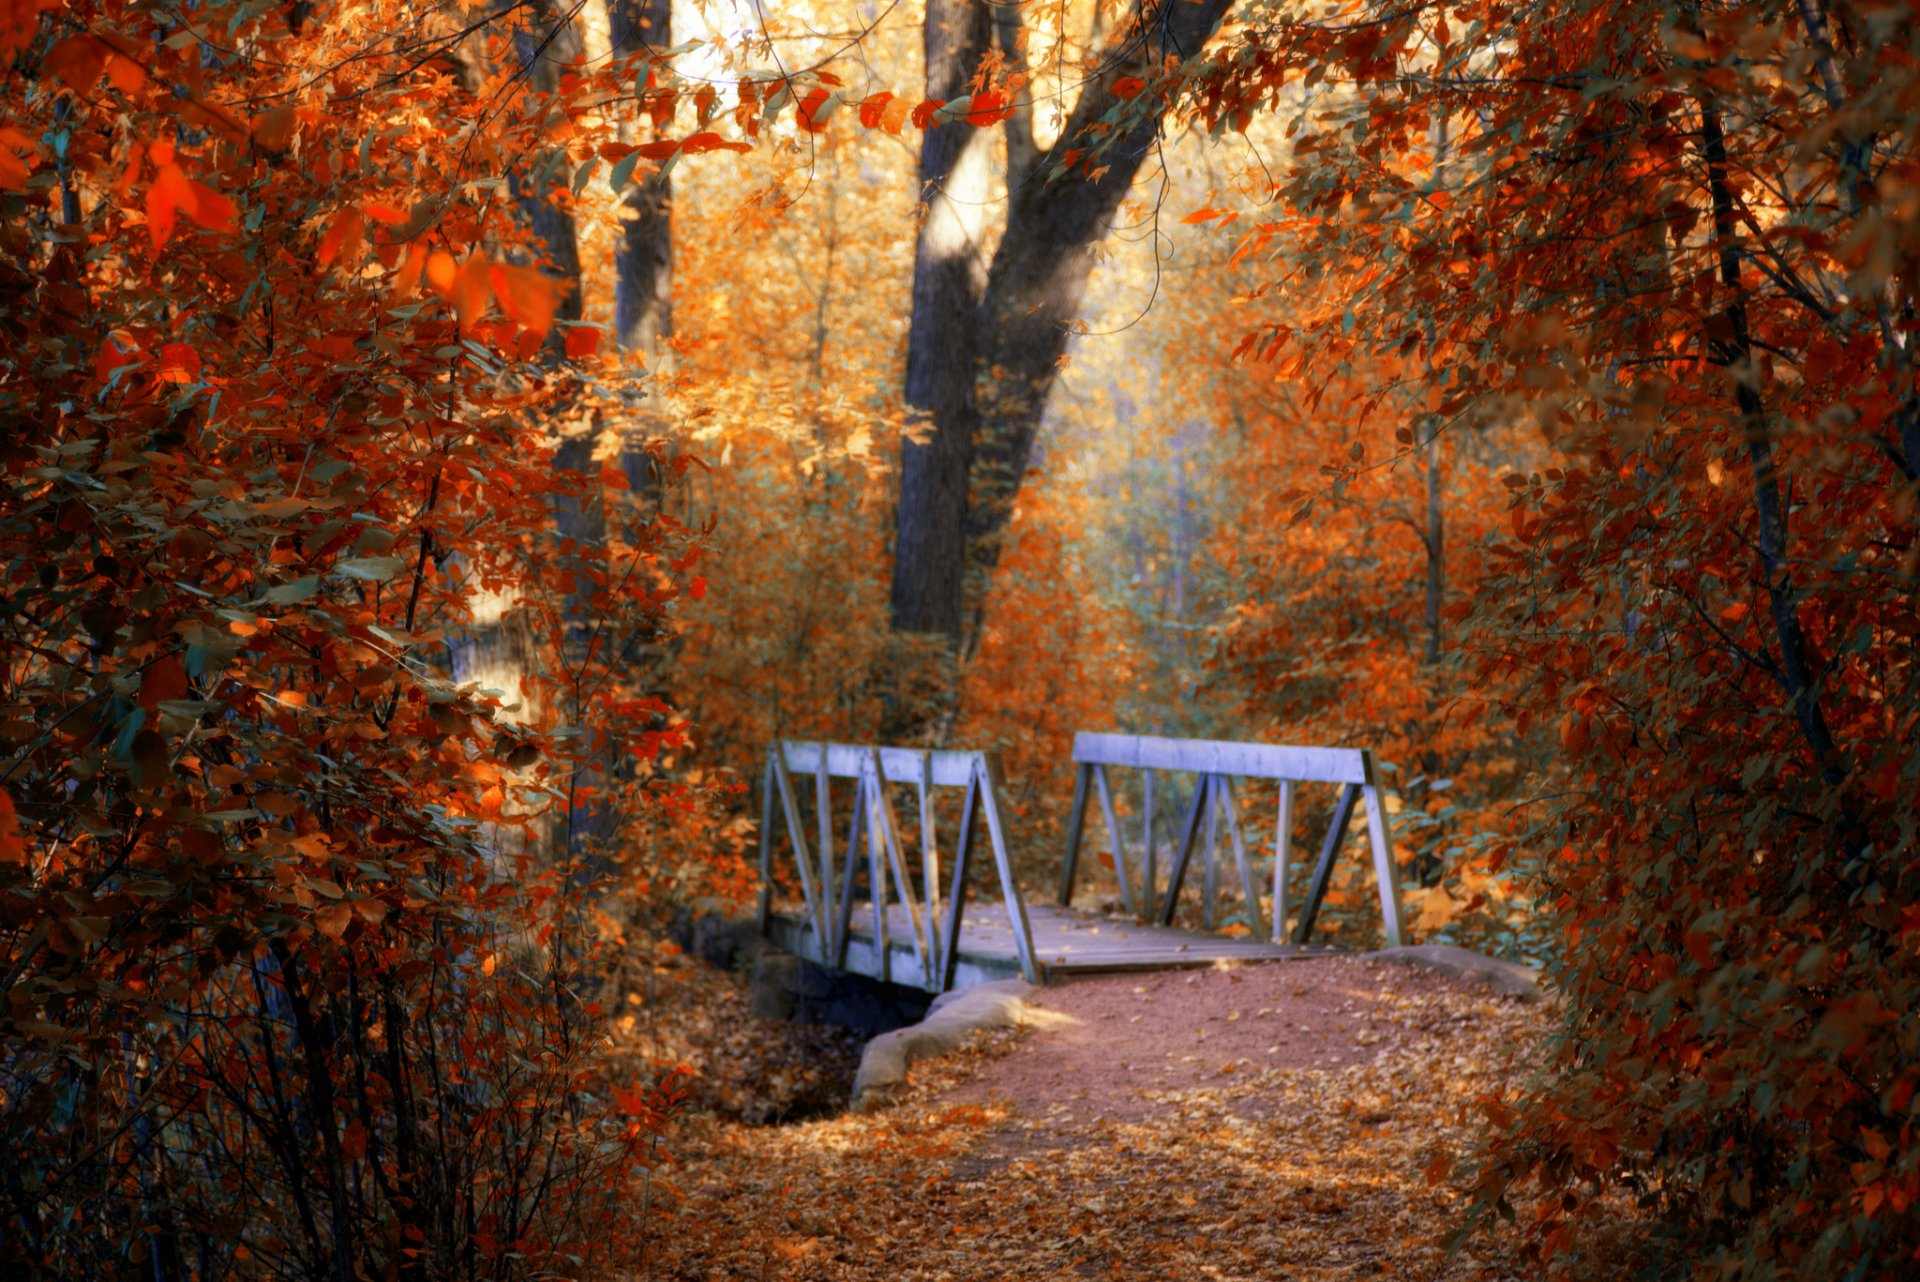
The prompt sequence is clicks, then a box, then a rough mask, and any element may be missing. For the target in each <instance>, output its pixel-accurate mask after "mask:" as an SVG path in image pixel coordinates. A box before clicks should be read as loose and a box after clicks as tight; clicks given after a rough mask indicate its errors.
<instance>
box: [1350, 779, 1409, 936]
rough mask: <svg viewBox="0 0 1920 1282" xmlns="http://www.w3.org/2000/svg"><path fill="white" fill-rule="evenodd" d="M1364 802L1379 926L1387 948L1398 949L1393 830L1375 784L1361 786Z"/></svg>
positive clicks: (1397, 882) (1397, 885)
mask: <svg viewBox="0 0 1920 1282" xmlns="http://www.w3.org/2000/svg"><path fill="white" fill-rule="evenodd" d="M1360 795H1361V796H1363V797H1364V798H1366V802H1367V837H1368V840H1369V844H1371V845H1372V847H1373V879H1374V881H1376V882H1377V883H1379V889H1380V924H1381V929H1382V932H1383V933H1384V934H1385V935H1386V939H1387V947H1389V948H1398V947H1400V946H1401V944H1402V943H1403V942H1404V941H1403V940H1402V938H1401V931H1400V869H1399V866H1398V865H1397V864H1396V863H1395V861H1394V858H1393V827H1392V824H1391V823H1390V822H1389V819H1388V815H1387V810H1386V807H1385V806H1384V805H1382V804H1381V799H1380V789H1379V787H1378V786H1377V785H1375V784H1364V785H1362V786H1361V789H1360Z"/></svg>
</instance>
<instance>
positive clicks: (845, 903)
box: [820, 773, 866, 966]
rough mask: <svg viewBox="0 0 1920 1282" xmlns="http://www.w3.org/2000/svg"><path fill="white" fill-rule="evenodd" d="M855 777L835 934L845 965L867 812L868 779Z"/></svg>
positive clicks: (836, 952)
mask: <svg viewBox="0 0 1920 1282" xmlns="http://www.w3.org/2000/svg"><path fill="white" fill-rule="evenodd" d="M826 777H827V776H826V774H825V773H822V774H821V775H820V778H822V779H825V778H826ZM855 779H856V782H855V784H854V793H853V818H852V820H851V821H850V822H849V824H848V828H847V857H846V861H845V862H844V863H842V864H841V865H840V911H839V915H838V917H837V926H836V929H835V931H834V935H833V942H834V956H835V957H837V958H839V959H840V960H841V964H842V966H844V965H845V961H846V956H847V931H848V929H849V928H850V927H851V925H852V922H853V882H854V867H855V863H854V861H855V859H857V858H858V856H859V851H860V825H861V823H862V821H863V816H864V814H865V807H864V806H862V805H861V802H862V801H863V800H864V795H863V794H864V793H865V791H866V781H865V780H864V779H860V778H859V776H857V775H856V776H855Z"/></svg>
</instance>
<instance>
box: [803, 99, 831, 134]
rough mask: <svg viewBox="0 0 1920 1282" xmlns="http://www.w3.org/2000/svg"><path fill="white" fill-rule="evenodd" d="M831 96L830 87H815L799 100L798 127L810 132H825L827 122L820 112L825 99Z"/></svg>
mask: <svg viewBox="0 0 1920 1282" xmlns="http://www.w3.org/2000/svg"><path fill="white" fill-rule="evenodd" d="M831 97H833V91H832V90H831V89H815V90H813V91H811V92H810V93H808V94H807V96H806V97H805V98H802V99H801V100H800V114H799V119H800V127H801V128H802V129H804V130H806V131H807V132H808V133H810V134H817V133H825V132H826V128H827V122H826V118H825V116H824V115H823V114H822V113H821V110H820V109H821V108H822V107H824V106H825V105H826V102H827V99H829V98H831Z"/></svg>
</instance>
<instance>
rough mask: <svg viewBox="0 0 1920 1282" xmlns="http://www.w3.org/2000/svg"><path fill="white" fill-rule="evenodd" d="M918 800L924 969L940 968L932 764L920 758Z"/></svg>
mask: <svg viewBox="0 0 1920 1282" xmlns="http://www.w3.org/2000/svg"><path fill="white" fill-rule="evenodd" d="M914 791H915V793H916V794H918V796H919V799H920V879H921V881H920V886H921V890H922V891H923V892H924V893H925V894H926V897H927V953H928V957H927V971H928V973H929V974H934V975H937V974H939V973H940V971H941V967H940V842H939V837H938V833H937V832H936V831H935V828H934V819H935V815H934V810H933V763H932V762H931V761H929V760H928V759H927V758H925V757H922V758H921V759H920V777H919V778H918V779H916V780H914Z"/></svg>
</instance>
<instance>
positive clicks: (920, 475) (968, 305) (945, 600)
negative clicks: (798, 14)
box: [893, 0, 992, 641]
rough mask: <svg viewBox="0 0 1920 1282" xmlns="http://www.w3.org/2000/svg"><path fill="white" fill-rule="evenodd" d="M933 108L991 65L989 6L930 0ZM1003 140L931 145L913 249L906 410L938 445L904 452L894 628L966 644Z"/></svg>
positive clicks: (962, 130)
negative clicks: (983, 360) (985, 313)
mask: <svg viewBox="0 0 1920 1282" xmlns="http://www.w3.org/2000/svg"><path fill="white" fill-rule="evenodd" d="M925 30H926V59H927V97H928V98H939V99H943V100H952V99H954V98H958V97H960V96H962V95H963V94H965V93H966V92H967V84H968V81H970V80H971V79H972V78H973V75H974V73H975V72H976V71H977V70H978V69H979V66H980V60H981V59H982V58H984V57H985V56H986V53H987V42H988V40H989V39H990V38H991V34H992V26H991V21H990V17H989V10H988V6H987V0H928V3H927V18H926V29H925ZM991 145H992V135H991V134H990V133H988V132H987V131H986V130H984V129H974V128H969V127H968V126H966V125H963V124H953V125H948V126H945V127H944V128H940V129H931V130H928V131H927V133H926V135H925V138H924V140H923V141H922V142H921V144H920V189H921V197H922V199H924V200H925V201H926V217H925V219H924V220H923V221H922V222H921V224H920V237H919V240H918V242H917V243H916V245H915V247H914V261H913V320H912V327H911V328H910V329H909V331H908V336H907V386H906V395H907V406H908V408H909V410H911V411H914V412H915V413H916V414H917V415H918V416H920V419H921V428H922V430H923V431H927V432H928V435H927V436H926V437H925V439H924V440H922V441H911V440H910V441H908V442H907V443H906V444H905V445H904V446H902V448H901V459H900V507H899V512H898V516H897V518H896V521H895V526H894V563H893V624H894V627H896V628H899V629H901V630H903V631H907V632H933V633H943V634H945V635H946V636H948V637H950V638H953V639H954V640H956V641H957V640H958V639H959V636H960V625H961V620H962V618H963V601H964V588H965V576H966V566H967V558H966V530H967V470H968V465H969V463H970V461H971V459H972V457H973V434H974V425H975V421H976V411H975V405H974V396H973V381H974V370H975V366H976V363H977V360H978V336H979V325H980V290H981V285H982V283H983V281H984V277H985V271H984V270H983V267H982V263H983V260H984V253H983V250H982V247H981V244H980V234H981V230H982V226H983V223H984V220H985V213H986V210H987V207H988V201H989V199H990V198H991V191H990V183H991V174H990V172H989V171H990V168H991V166H990V164H989V160H990V150H991Z"/></svg>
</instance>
